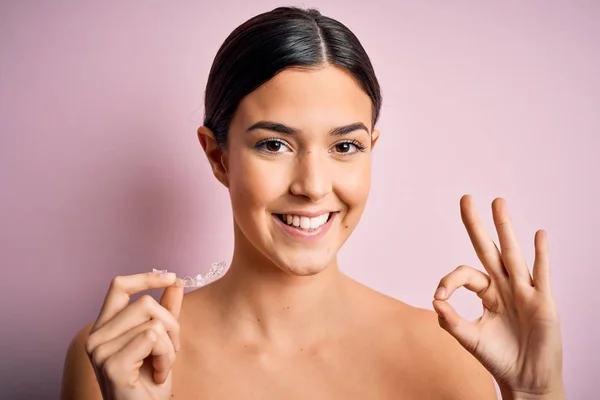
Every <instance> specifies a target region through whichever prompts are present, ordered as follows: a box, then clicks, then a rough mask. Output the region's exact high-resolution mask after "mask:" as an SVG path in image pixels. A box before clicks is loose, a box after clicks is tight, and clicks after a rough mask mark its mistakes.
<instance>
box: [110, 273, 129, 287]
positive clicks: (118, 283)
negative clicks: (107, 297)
mask: <svg viewBox="0 0 600 400" xmlns="http://www.w3.org/2000/svg"><path fill="white" fill-rule="evenodd" d="M124 281H125V277H124V276H122V275H117V276H115V277H114V278H112V280H111V281H110V290H120V289H123V287H124V283H125V282H124Z"/></svg>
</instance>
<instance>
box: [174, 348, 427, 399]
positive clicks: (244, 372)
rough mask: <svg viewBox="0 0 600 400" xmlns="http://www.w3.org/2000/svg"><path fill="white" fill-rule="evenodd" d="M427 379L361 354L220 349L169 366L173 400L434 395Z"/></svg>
mask: <svg viewBox="0 0 600 400" xmlns="http://www.w3.org/2000/svg"><path fill="white" fill-rule="evenodd" d="M431 381H432V380H431V377H426V376H423V374H421V375H415V373H414V371H413V370H412V369H411V368H410V366H409V365H406V366H402V363H401V362H400V363H399V364H394V363H392V364H390V363H389V362H387V361H386V360H384V359H380V360H378V359H376V357H372V356H364V355H361V354H354V355H352V354H337V355H335V354H319V355H314V354H312V355H310V354H309V355H307V356H297V355H296V356H290V357H274V356H272V355H265V354H253V355H249V354H237V355H236V354H230V353H228V352H223V354H222V355H221V356H220V357H218V356H216V354H213V355H212V356H204V357H198V356H195V357H187V356H186V357H180V359H179V360H178V361H177V363H176V364H175V366H174V368H173V399H177V398H180V399H190V400H191V399H201V400H206V399H218V400H228V399H232V400H245V399H248V400H250V399H261V400H271V399H273V400H275V399H277V400H280V399H286V400H296V399H298V400H305V399H311V400H338V399H345V400H352V399H381V400H385V399H419V400H426V399H434V398H435V399H439V396H436V393H435V392H436V390H435V389H434V387H433V385H432V384H431ZM427 382H429V384H428V383H427ZM437 394H438V395H439V393H437Z"/></svg>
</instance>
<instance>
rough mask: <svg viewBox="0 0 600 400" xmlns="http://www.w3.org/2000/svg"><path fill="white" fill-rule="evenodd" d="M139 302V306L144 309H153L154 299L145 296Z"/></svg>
mask: <svg viewBox="0 0 600 400" xmlns="http://www.w3.org/2000/svg"><path fill="white" fill-rule="evenodd" d="M139 301H140V304H141V305H142V306H143V307H144V308H146V309H151V308H154V307H155V305H156V300H154V298H153V297H152V296H150V295H149V294H145V295H143V296H142V297H140V300H139Z"/></svg>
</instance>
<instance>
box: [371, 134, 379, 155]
mask: <svg viewBox="0 0 600 400" xmlns="http://www.w3.org/2000/svg"><path fill="white" fill-rule="evenodd" d="M379 133H380V132H379V131H378V130H377V129H373V131H372V132H371V150H373V148H375V145H376V144H377V141H378V140H379Z"/></svg>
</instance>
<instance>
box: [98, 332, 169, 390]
mask: <svg viewBox="0 0 600 400" xmlns="http://www.w3.org/2000/svg"><path fill="white" fill-rule="evenodd" d="M150 355H152V356H153V361H152V367H153V369H154V373H153V375H154V380H155V382H156V383H159V384H160V383H164V381H165V380H166V378H167V377H168V375H169V372H170V369H171V366H172V360H175V356H174V349H173V346H172V344H171V339H169V337H168V336H167V335H166V334H162V335H161V334H159V333H157V332H156V331H154V330H153V329H147V330H145V331H142V332H141V333H140V334H138V335H137V336H136V337H135V338H134V339H133V340H131V341H130V342H129V343H127V344H126V345H125V346H124V347H123V348H122V349H121V350H120V351H118V352H117V353H115V354H113V355H112V356H111V357H109V358H108V360H107V361H106V363H105V364H104V371H105V373H106V374H107V376H109V378H110V379H111V380H113V381H121V379H123V378H126V379H127V381H126V382H124V383H127V384H132V383H134V382H136V381H137V379H138V378H139V373H140V368H141V367H142V365H143V363H144V360H145V359H146V358H147V357H148V356H150ZM121 382H122V381H121Z"/></svg>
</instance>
